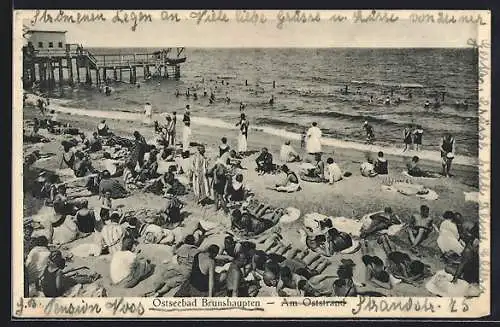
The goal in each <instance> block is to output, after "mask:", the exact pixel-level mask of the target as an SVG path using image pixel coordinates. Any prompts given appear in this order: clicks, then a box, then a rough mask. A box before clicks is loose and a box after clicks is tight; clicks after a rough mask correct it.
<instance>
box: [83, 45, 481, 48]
mask: <svg viewBox="0 0 500 327" xmlns="http://www.w3.org/2000/svg"><path fill="white" fill-rule="evenodd" d="M85 47H86V48H108V49H109V48H113V49H117V48H138V49H141V48H143V49H147V48H186V49H474V48H473V47H471V46H453V47H452V46H450V47H425V46H415V47H381V46H378V47H354V46H352V47H351V46H330V47H329V46H322V47H310V46H304V47H291V46H283V47H276V46H268V47H265V46H252V47H245V46H241V47H233V46H227V47H226V46H211V47H188V46H175V45H170V46H169V45H165V46H154V45H150V46H144V45H143V46H133V45H128V46H102V45H88V46H85V45H84V48H85Z"/></svg>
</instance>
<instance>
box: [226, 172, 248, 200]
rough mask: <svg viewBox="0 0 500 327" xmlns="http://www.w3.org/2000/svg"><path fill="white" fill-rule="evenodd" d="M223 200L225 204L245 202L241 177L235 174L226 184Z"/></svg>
mask: <svg viewBox="0 0 500 327" xmlns="http://www.w3.org/2000/svg"><path fill="white" fill-rule="evenodd" d="M225 198H226V201H227V202H242V201H243V200H245V188H244V186H243V175H242V174H237V175H235V176H233V177H232V178H231V180H230V181H228V183H227V187H226V193H225Z"/></svg>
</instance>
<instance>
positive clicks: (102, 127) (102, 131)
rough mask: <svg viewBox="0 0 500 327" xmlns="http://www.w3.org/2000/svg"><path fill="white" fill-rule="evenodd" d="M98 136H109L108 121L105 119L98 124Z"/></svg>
mask: <svg viewBox="0 0 500 327" xmlns="http://www.w3.org/2000/svg"><path fill="white" fill-rule="evenodd" d="M97 134H98V135H99V136H109V127H108V125H107V124H106V120H104V119H103V120H101V122H100V123H99V124H97Z"/></svg>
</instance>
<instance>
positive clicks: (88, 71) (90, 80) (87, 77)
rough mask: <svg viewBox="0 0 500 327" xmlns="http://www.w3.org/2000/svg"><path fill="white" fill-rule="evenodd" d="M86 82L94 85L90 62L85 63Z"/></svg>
mask: <svg viewBox="0 0 500 327" xmlns="http://www.w3.org/2000/svg"><path fill="white" fill-rule="evenodd" d="M85 83H87V84H88V85H92V75H91V74H90V67H89V64H88V63H87V64H86V65H85Z"/></svg>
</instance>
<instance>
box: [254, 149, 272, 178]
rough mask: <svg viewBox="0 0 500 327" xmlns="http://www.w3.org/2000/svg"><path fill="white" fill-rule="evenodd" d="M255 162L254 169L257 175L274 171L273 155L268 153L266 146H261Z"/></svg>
mask: <svg viewBox="0 0 500 327" xmlns="http://www.w3.org/2000/svg"><path fill="white" fill-rule="evenodd" d="M255 163H256V164H257V168H255V171H257V172H258V173H259V175H263V174H265V173H271V172H273V171H274V164H273V155H272V154H271V153H269V151H268V149H267V148H262V151H261V152H260V154H259V156H258V157H257V159H255Z"/></svg>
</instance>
